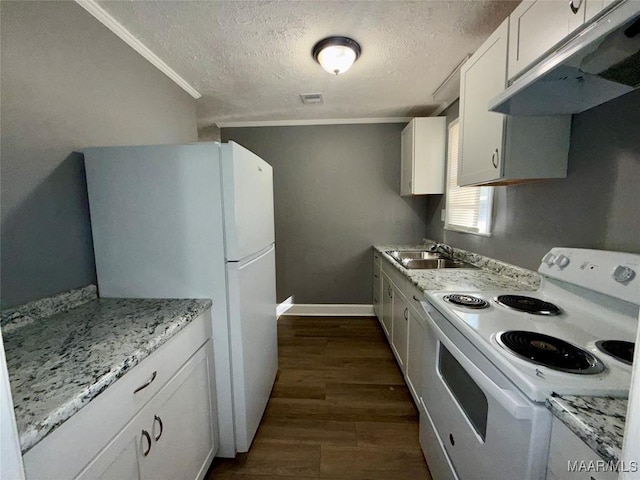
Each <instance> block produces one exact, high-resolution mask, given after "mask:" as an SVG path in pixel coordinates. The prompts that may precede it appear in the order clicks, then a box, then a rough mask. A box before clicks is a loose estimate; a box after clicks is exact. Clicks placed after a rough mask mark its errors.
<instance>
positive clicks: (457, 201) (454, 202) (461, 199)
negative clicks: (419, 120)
mask: <svg viewBox="0 0 640 480" xmlns="http://www.w3.org/2000/svg"><path fill="white" fill-rule="evenodd" d="M459 132H460V125H459V123H458V121H457V120H456V121H454V122H452V123H451V124H450V125H449V138H448V144H449V145H448V148H447V163H448V165H447V171H448V175H447V200H446V202H447V204H446V221H445V228H448V229H450V230H462V231H465V232H470V233H480V234H488V233H489V230H490V223H491V203H492V202H491V200H492V188H491V187H458V185H457V183H458V143H459Z"/></svg>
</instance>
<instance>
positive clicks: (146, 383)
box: [133, 370, 158, 394]
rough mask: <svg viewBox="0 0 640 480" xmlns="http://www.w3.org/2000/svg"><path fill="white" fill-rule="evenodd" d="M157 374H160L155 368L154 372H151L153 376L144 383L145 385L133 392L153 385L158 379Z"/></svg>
mask: <svg viewBox="0 0 640 480" xmlns="http://www.w3.org/2000/svg"><path fill="white" fill-rule="evenodd" d="M156 375H158V372H156V371H155V370H154V372H153V373H152V374H151V378H150V379H149V380H148V381H147V382H145V383H144V385H140V386H139V387H138V388H136V389H135V390H134V391H133V393H134V394H135V393H138V392H139V391H140V390H144V389H145V388H147V387H148V386H149V385H151V384H152V383H153V381H154V380H155V379H156Z"/></svg>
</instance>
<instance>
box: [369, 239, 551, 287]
mask: <svg viewBox="0 0 640 480" xmlns="http://www.w3.org/2000/svg"><path fill="white" fill-rule="evenodd" d="M425 242H426V243H427V244H430V243H432V242H430V241H429V240H425ZM373 248H374V249H375V250H377V251H378V252H379V253H381V254H382V256H383V258H384V259H386V260H387V261H388V262H389V263H390V264H391V265H393V267H394V268H396V269H397V270H398V271H400V272H401V273H402V274H403V275H404V276H405V277H407V278H408V279H409V280H410V281H411V283H413V284H414V285H415V286H416V287H418V288H419V289H420V290H422V291H424V292H426V291H429V290H440V291H448V290H455V291H458V292H472V291H487V290H507V289H508V290H517V291H523V290H531V291H532V290H537V289H538V287H539V285H540V275H539V274H538V273H537V272H532V271H531V270H527V269H524V268H520V267H516V266H513V265H509V264H507V263H504V262H500V261H498V260H494V259H491V258H488V257H483V256H482V255H478V254H475V253H471V252H467V251H466V250H461V249H458V248H453V253H454V254H453V256H454V257H455V258H458V259H460V260H463V261H465V262H467V263H471V264H472V265H474V266H476V267H478V269H465V268H442V269H432V270H408V269H406V268H404V267H403V266H402V265H400V264H399V263H398V262H396V261H395V260H394V259H393V258H392V257H391V256H390V255H388V254H387V253H385V252H386V251H389V250H420V249H424V248H425V245H374V247H373Z"/></svg>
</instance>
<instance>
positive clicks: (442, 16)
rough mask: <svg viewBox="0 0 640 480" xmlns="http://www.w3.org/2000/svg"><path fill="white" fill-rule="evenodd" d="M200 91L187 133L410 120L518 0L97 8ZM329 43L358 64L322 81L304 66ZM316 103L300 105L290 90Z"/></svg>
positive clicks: (114, 4)
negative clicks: (340, 38)
mask: <svg viewBox="0 0 640 480" xmlns="http://www.w3.org/2000/svg"><path fill="white" fill-rule="evenodd" d="M99 3H100V6H102V7H103V8H104V9H105V10H106V11H107V12H109V13H110V14H111V15H112V16H113V17H114V18H115V19H116V20H118V21H119V22H120V23H121V24H122V25H123V26H125V27H126V28H127V29H128V30H129V31H130V32H131V33H132V34H133V35H135V36H136V37H137V38H138V39H139V40H140V41H142V42H143V43H144V44H145V45H146V46H147V47H149V48H150V49H151V50H152V51H153V52H154V53H155V54H157V55H158V56H159V57H160V58H162V59H163V60H164V61H165V62H166V63H167V64H168V65H169V66H170V67H171V68H173V69H174V70H175V71H176V72H177V73H178V74H180V75H181V76H182V77H183V78H185V79H186V80H187V81H188V82H189V83H191V85H193V86H194V87H195V88H196V89H197V90H198V91H199V92H200V93H201V94H202V98H200V99H199V100H198V101H197V111H198V124H199V125H200V126H207V125H211V124H214V123H218V122H238V121H263V120H304V119H348V118H377V117H378V118H379V117H412V116H420V115H428V114H429V113H430V112H431V111H433V110H434V109H435V108H436V106H437V105H436V104H434V103H433V101H432V96H431V95H432V93H433V91H434V90H435V89H436V88H437V87H438V86H439V85H440V84H441V83H442V81H443V80H444V79H445V78H446V77H447V75H449V73H450V72H451V71H452V70H453V69H454V68H455V66H456V65H457V64H458V63H459V62H460V61H461V60H462V59H463V58H464V56H465V55H467V54H469V53H473V52H474V51H475V50H476V49H477V48H478V47H479V46H480V44H481V43H482V42H483V41H484V40H485V39H486V38H487V37H488V36H489V34H490V33H491V32H492V31H493V30H495V28H496V27H497V26H498V25H499V24H500V22H501V21H502V20H504V19H505V18H506V17H507V16H508V15H509V13H511V11H512V10H513V8H514V7H515V6H516V5H517V3H518V1H515V2H513V1H502V0H500V1H482V0H474V1H390V0H389V1H354V0H352V1H302V2H294V1H286V0H279V1H139V0H136V1H100V2H99ZM330 35H345V36H349V37H351V38H354V39H355V40H357V41H358V42H359V43H360V45H361V46H362V55H361V57H360V58H359V59H358V61H357V62H356V64H355V65H354V66H353V67H352V68H351V70H349V71H348V72H346V73H345V74H344V75H340V76H332V75H329V74H328V73H327V72H325V71H324V70H323V69H322V68H321V67H320V66H319V65H318V64H317V63H315V61H314V60H313V58H312V57H311V49H312V47H313V45H314V44H315V43H316V42H317V41H318V40H320V39H322V38H324V37H327V36H330ZM316 92H321V93H322V94H323V96H324V103H323V104H321V105H304V104H303V103H302V101H301V100H300V96H299V95H300V94H301V93H316Z"/></svg>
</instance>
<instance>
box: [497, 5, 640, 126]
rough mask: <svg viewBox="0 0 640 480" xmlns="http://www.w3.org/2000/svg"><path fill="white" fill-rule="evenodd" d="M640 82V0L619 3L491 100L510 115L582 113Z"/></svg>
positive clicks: (634, 86)
mask: <svg viewBox="0 0 640 480" xmlns="http://www.w3.org/2000/svg"><path fill="white" fill-rule="evenodd" d="M638 87H640V1H639V0H625V1H622V2H619V3H617V4H615V5H614V6H613V7H612V8H611V9H610V10H608V11H607V12H605V13H604V14H603V15H602V16H601V17H599V18H598V19H596V20H595V21H593V22H591V23H589V24H587V25H585V26H584V27H583V28H581V29H580V30H579V31H577V32H576V34H575V35H574V36H572V37H571V38H570V39H568V41H567V42H565V43H564V44H562V45H561V46H560V47H559V48H558V49H557V50H556V51H555V52H553V53H551V54H550V55H549V56H547V57H545V58H543V59H542V60H541V61H539V62H538V63H536V64H534V65H533V66H532V67H531V68H529V69H528V70H526V71H525V72H524V73H523V74H522V75H521V76H519V77H517V78H516V79H515V80H514V81H513V82H512V83H511V85H510V86H509V87H507V89H505V90H504V91H503V92H502V93H501V94H500V95H498V96H496V97H495V98H493V99H492V100H491V101H490V102H489V110H492V111H494V112H499V113H505V114H508V115H522V116H527V115H561V114H571V113H579V112H582V111H585V110H588V109H590V108H592V107H595V106H596V105H600V104H601V103H605V102H607V101H609V100H612V99H614V98H616V97H619V96H621V95H624V94H625V93H628V92H630V91H632V90H635V89H636V88H638Z"/></svg>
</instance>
